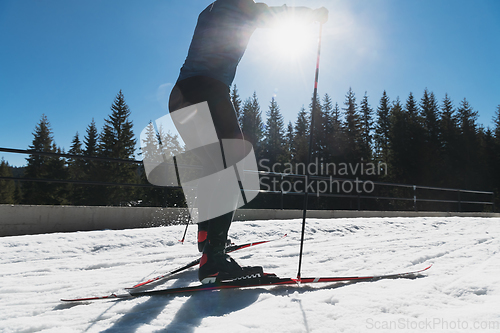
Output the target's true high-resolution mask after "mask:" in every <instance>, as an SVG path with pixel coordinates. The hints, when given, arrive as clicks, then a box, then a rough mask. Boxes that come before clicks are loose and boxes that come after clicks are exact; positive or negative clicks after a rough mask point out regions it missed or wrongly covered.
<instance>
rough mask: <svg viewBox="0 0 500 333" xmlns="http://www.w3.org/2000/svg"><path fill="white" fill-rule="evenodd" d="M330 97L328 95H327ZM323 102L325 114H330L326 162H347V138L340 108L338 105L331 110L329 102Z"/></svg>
mask: <svg viewBox="0 0 500 333" xmlns="http://www.w3.org/2000/svg"><path fill="white" fill-rule="evenodd" d="M327 96H328V95H327ZM327 96H325V100H324V102H323V108H324V110H325V111H324V112H325V114H328V121H327V123H326V125H325V126H326V137H327V142H328V147H327V151H328V152H327V157H326V158H325V161H326V162H328V163H343V162H345V157H344V153H345V137H344V132H343V127H342V119H341V114H340V107H339V105H338V103H335V106H333V108H331V109H330V107H329V103H328V100H327V99H326V97H327Z"/></svg>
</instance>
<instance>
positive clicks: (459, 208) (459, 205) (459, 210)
mask: <svg viewBox="0 0 500 333" xmlns="http://www.w3.org/2000/svg"><path fill="white" fill-rule="evenodd" d="M460 192H461V191H460V190H458V191H457V193H458V212H459V213H460V212H461V211H462V199H461V197H460Z"/></svg>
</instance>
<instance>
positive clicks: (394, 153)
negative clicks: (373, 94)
mask: <svg viewBox="0 0 500 333" xmlns="http://www.w3.org/2000/svg"><path fill="white" fill-rule="evenodd" d="M410 100H411V99H410ZM407 104H408V102H407ZM390 121H391V126H390V131H389V171H390V176H391V179H392V181H394V182H396V183H403V184H405V183H406V184H411V183H414V180H415V175H416V174H418V170H417V169H416V168H415V160H414V159H415V157H414V152H413V151H412V149H411V147H410V141H411V138H410V136H409V133H410V131H409V120H408V112H405V110H404V109H403V106H402V105H401V102H400V101H399V98H397V99H396V100H395V101H394V102H393V103H392V107H391V113H390Z"/></svg>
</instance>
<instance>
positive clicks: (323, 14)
mask: <svg viewBox="0 0 500 333" xmlns="http://www.w3.org/2000/svg"><path fill="white" fill-rule="evenodd" d="M256 6H257V7H258V10H259V12H260V23H261V25H263V26H271V25H272V24H273V23H274V22H276V21H277V20H278V19H282V18H294V19H298V20H303V21H306V22H307V21H309V22H313V21H317V22H320V23H325V22H326V21H327V20H328V10H327V9H326V8H325V7H321V8H318V9H311V8H308V7H288V6H287V5H283V6H279V7H269V6H267V5H266V4H264V3H257V4H256Z"/></svg>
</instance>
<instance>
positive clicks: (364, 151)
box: [361, 92, 373, 163]
mask: <svg viewBox="0 0 500 333" xmlns="http://www.w3.org/2000/svg"><path fill="white" fill-rule="evenodd" d="M372 114H373V109H372V108H371V107H370V104H369V103H368V96H367V93H366V92H365V95H364V96H363V100H362V101H361V156H362V158H364V161H365V163H366V162H369V161H371V159H372V140H373V136H372V129H373V120H372Z"/></svg>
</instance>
